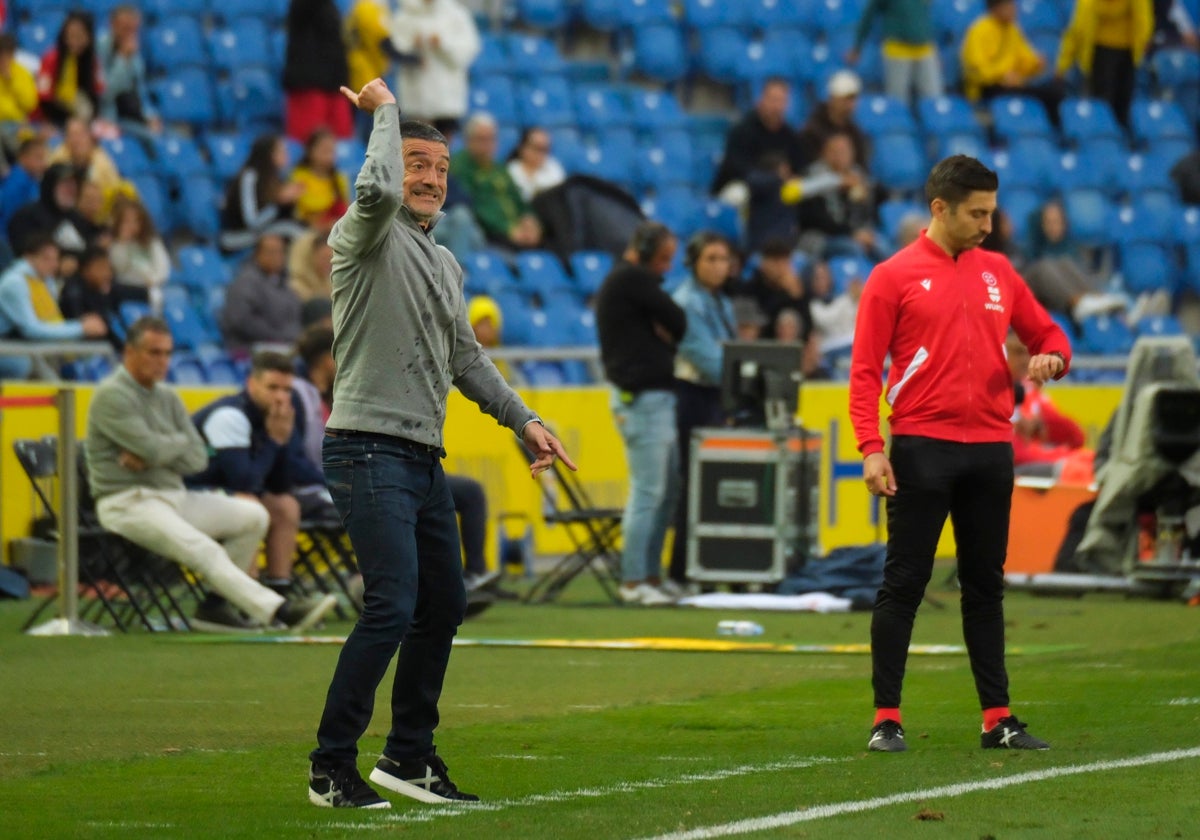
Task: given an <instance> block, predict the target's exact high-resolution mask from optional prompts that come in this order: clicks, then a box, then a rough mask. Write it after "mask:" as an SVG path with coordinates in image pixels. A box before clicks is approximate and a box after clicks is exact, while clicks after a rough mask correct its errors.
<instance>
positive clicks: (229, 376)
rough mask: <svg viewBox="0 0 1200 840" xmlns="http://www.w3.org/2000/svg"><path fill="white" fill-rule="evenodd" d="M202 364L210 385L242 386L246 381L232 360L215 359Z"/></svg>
mask: <svg viewBox="0 0 1200 840" xmlns="http://www.w3.org/2000/svg"><path fill="white" fill-rule="evenodd" d="M202 364H203V365H204V378H205V380H206V381H207V382H208V384H209V385H242V384H243V383H245V381H246V378H245V377H244V376H242V375H241V373H240V372H239V371H238V369H237V366H236V365H234V363H233V360H232V359H214V360H212V361H209V362H202Z"/></svg>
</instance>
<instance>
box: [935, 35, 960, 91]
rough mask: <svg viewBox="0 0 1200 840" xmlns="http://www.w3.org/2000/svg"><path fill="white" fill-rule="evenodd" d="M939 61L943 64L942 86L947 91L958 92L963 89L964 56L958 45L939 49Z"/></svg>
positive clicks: (946, 45)
mask: <svg viewBox="0 0 1200 840" xmlns="http://www.w3.org/2000/svg"><path fill="white" fill-rule="evenodd" d="M938 59H939V60H940V61H941V64H942V84H944V85H945V86H946V89H947V90H958V89H959V88H960V87H962V55H961V54H960V53H959V47H958V44H957V43H950V44H944V45H943V46H940V47H938Z"/></svg>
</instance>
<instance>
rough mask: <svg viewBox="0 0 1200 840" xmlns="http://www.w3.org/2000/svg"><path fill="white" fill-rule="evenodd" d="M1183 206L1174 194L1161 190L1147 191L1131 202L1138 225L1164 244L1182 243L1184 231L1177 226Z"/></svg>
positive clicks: (1135, 196)
mask: <svg viewBox="0 0 1200 840" xmlns="http://www.w3.org/2000/svg"><path fill="white" fill-rule="evenodd" d="M1181 206H1182V205H1180V203H1179V200H1178V199H1177V198H1176V197H1175V194H1174V193H1173V192H1163V191H1161V190H1145V191H1143V192H1140V193H1137V194H1136V195H1134V196H1133V198H1132V200H1131V201H1130V207H1132V208H1133V212H1134V214H1135V215H1136V216H1137V217H1138V220H1139V221H1138V224H1139V225H1140V226H1141V227H1142V228H1143V229H1144V230H1145V231H1146V232H1147V235H1148V236H1149V237H1152V238H1153V239H1155V240H1156V241H1159V242H1164V243H1166V242H1178V241H1180V234H1181V233H1182V231H1181V230H1180V229H1179V228H1178V227H1177V225H1178V222H1179V216H1180V213H1181V209H1180V208H1181Z"/></svg>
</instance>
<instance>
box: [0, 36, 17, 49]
mask: <svg viewBox="0 0 1200 840" xmlns="http://www.w3.org/2000/svg"><path fill="white" fill-rule="evenodd" d="M16 51H17V36H16V35H13V34H12V33H11V32H0V54H5V53H7V54H9V55H11V54H12V53H15V52H16Z"/></svg>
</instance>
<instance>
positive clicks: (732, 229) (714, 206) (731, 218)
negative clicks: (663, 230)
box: [680, 199, 742, 247]
mask: <svg viewBox="0 0 1200 840" xmlns="http://www.w3.org/2000/svg"><path fill="white" fill-rule="evenodd" d="M699 230H712V231H716V232H717V233H719V234H721V235H722V236H724V237H725V238H726V239H728V240H729V241H730V242H732V243H733V244H734V245H735V246H738V247H740V245H741V242H742V220H741V217H740V216H739V215H738V211H737V208H735V207H733V206H731V205H729V204H726V203H725V202H723V201H717V200H716V199H708V200H707V201H704V202H702V203H701V204H700V206H699V207H698V208H696V210H695V212H694V213H693V214H692V216H691V218H690V220H689V223H688V225H687V228H686V231H680V232H681V233H683V234H684V235H686V236H691V235H692V234H693V233H695V232H696V231H699Z"/></svg>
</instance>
